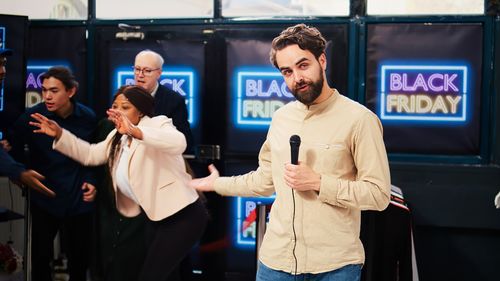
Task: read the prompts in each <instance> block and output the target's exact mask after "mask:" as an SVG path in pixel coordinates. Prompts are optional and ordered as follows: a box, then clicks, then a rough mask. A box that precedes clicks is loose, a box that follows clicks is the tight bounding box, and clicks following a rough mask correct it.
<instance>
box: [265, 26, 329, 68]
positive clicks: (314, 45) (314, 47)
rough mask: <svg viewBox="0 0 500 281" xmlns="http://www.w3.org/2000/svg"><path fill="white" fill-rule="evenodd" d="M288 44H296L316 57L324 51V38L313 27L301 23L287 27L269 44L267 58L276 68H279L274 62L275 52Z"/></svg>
mask: <svg viewBox="0 0 500 281" xmlns="http://www.w3.org/2000/svg"><path fill="white" fill-rule="evenodd" d="M290 45H298V46H299V48H301V49H302V50H307V51H309V52H311V53H312V54H313V55H314V56H315V57H316V59H318V58H319V56H321V54H323V53H324V52H325V46H326V40H325V38H323V35H321V32H319V30H318V29H316V28H315V27H311V26H307V25H305V24H303V23H300V24H297V25H294V26H291V27H288V28H287V29H285V30H283V31H282V32H281V33H280V35H278V36H277V37H276V38H274V40H273V42H272V44H271V52H270V53H269V59H270V61H271V63H272V64H273V65H274V66H275V67H276V68H279V66H278V63H277V62H276V52H277V51H280V50H283V49H284V48H285V47H288V46H290Z"/></svg>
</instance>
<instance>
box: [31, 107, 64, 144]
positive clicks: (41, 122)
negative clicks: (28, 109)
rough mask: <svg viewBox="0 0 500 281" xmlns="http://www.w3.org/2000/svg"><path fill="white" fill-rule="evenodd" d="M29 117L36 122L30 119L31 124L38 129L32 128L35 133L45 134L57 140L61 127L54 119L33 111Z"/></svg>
mask: <svg viewBox="0 0 500 281" xmlns="http://www.w3.org/2000/svg"><path fill="white" fill-rule="evenodd" d="M31 117H32V118H33V119H35V120H36V122H33V121H30V122H29V124H30V125H31V126H35V127H37V128H38V129H36V130H33V132H34V133H37V134H46V135H47V136H49V137H53V138H55V139H56V140H59V138H61V135H62V128H61V127H60V126H59V124H57V122H56V121H53V120H50V119H49V118H47V117H45V116H43V115H42V114H40V113H33V114H31Z"/></svg>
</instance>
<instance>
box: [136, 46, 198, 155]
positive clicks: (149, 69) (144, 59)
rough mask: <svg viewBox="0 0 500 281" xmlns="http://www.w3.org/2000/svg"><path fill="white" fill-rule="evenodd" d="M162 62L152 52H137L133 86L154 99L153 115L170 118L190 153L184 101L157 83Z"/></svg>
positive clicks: (190, 145)
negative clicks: (142, 89) (141, 88)
mask: <svg viewBox="0 0 500 281" xmlns="http://www.w3.org/2000/svg"><path fill="white" fill-rule="evenodd" d="M163 62H164V60H163V57H162V56H161V55H160V54H158V53H156V52H154V51H151V50H143V51H141V52H139V53H138V54H137V55H136V57H135V63H134V67H133V68H134V80H135V84H136V85H138V86H141V87H143V88H145V89H146V90H147V91H148V92H149V93H150V94H151V95H152V96H153V97H154V98H155V112H154V114H155V115H165V116H167V117H169V118H172V121H173V123H174V126H175V127H176V128H177V130H179V131H180V132H181V133H183V134H184V136H185V137H186V142H187V146H186V152H191V151H192V145H193V136H192V134H191V129H190V127H189V122H188V113H187V109H186V100H185V99H184V97H183V96H181V95H180V94H179V93H177V92H175V91H173V90H170V89H169V88H167V87H165V86H163V85H161V84H160V83H159V79H160V77H161V73H162V71H163Z"/></svg>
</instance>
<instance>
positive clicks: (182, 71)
mask: <svg viewBox="0 0 500 281" xmlns="http://www.w3.org/2000/svg"><path fill="white" fill-rule="evenodd" d="M165 69H168V71H163V72H162V74H161V77H160V84H162V85H164V86H166V87H167V88H169V89H171V90H173V91H175V92H177V93H179V94H181V95H182V96H183V97H184V98H185V99H186V106H187V111H188V121H189V123H190V124H191V126H195V124H196V122H197V119H198V114H197V113H199V110H198V108H196V107H197V105H198V104H199V102H197V100H198V96H199V94H198V92H199V90H198V89H199V83H200V82H199V79H198V75H197V73H196V70H195V69H194V68H192V67H179V66H173V65H167V66H165ZM133 84H134V71H133V70H131V69H130V67H129V66H120V67H118V68H117V69H116V70H115V81H114V83H113V85H115V86H116V89H118V88H119V87H120V86H122V85H133ZM113 94H114V93H113Z"/></svg>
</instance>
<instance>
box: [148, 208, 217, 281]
mask: <svg viewBox="0 0 500 281" xmlns="http://www.w3.org/2000/svg"><path fill="white" fill-rule="evenodd" d="M207 219H208V216H207V211H206V209H205V206H204V205H203V203H202V202H201V201H200V200H199V199H198V200H197V201H196V202H194V203H192V204H190V205H188V206H186V207H185V208H184V209H182V210H180V211H179V212H177V213H175V214H174V215H172V216H170V217H167V218H165V219H163V220H161V221H157V222H155V221H149V222H148V224H147V225H148V226H147V232H146V238H147V241H148V243H149V246H148V251H147V254H146V259H145V260H144V264H143V266H142V270H141V273H140V277H139V280H140V281H165V280H167V278H168V279H170V278H171V277H170V276H171V274H172V272H173V271H174V269H176V268H177V267H178V265H179V264H180V262H181V261H182V259H183V258H184V257H185V256H186V255H187V254H188V253H189V252H190V250H191V248H192V247H193V246H194V245H195V244H196V243H197V242H198V241H199V240H200V238H201V236H202V235H203V232H204V230H205V227H206V225H207Z"/></svg>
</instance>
